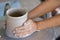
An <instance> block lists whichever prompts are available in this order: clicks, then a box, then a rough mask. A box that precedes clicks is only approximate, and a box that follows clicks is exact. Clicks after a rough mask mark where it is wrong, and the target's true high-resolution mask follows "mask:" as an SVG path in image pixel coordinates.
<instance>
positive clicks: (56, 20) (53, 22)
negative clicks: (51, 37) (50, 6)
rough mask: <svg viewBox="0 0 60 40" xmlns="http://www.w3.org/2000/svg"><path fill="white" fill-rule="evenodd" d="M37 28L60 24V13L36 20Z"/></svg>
mask: <svg viewBox="0 0 60 40" xmlns="http://www.w3.org/2000/svg"><path fill="white" fill-rule="evenodd" d="M37 25H38V30H42V29H46V28H51V27H57V26H59V25H60V15H57V16H54V17H52V18H49V19H46V20H43V21H41V22H37Z"/></svg>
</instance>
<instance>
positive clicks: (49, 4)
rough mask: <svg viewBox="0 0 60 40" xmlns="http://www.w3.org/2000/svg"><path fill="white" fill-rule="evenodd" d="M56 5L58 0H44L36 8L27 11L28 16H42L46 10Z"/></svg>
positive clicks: (52, 8) (57, 5) (50, 9)
mask: <svg viewBox="0 0 60 40" xmlns="http://www.w3.org/2000/svg"><path fill="white" fill-rule="evenodd" d="M56 7H59V2H56V1H46V2H43V3H42V4H40V5H38V6H37V7H36V8H34V9H33V10H31V11H30V12H29V14H28V15H29V18H34V17H38V16H42V15H44V14H46V13H47V12H50V11H52V10H54V9H55V8H56Z"/></svg>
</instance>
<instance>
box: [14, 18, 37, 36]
mask: <svg viewBox="0 0 60 40" xmlns="http://www.w3.org/2000/svg"><path fill="white" fill-rule="evenodd" d="M36 30H37V24H36V23H35V22H34V21H32V20H31V19H29V20H28V21H27V22H25V23H24V25H23V26H20V27H17V28H15V29H14V30H13V34H14V35H15V36H17V37H26V36H28V35H29V34H32V33H33V32H35V31H36Z"/></svg>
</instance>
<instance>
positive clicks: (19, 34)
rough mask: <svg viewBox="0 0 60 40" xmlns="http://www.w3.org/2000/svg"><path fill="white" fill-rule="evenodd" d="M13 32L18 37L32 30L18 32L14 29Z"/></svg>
mask: <svg viewBox="0 0 60 40" xmlns="http://www.w3.org/2000/svg"><path fill="white" fill-rule="evenodd" d="M13 33H14V35H15V36H16V37H23V36H25V35H27V34H29V33H30V31H28V30H20V31H18V32H17V30H15V31H13Z"/></svg>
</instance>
